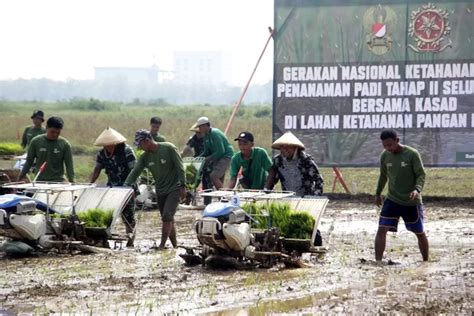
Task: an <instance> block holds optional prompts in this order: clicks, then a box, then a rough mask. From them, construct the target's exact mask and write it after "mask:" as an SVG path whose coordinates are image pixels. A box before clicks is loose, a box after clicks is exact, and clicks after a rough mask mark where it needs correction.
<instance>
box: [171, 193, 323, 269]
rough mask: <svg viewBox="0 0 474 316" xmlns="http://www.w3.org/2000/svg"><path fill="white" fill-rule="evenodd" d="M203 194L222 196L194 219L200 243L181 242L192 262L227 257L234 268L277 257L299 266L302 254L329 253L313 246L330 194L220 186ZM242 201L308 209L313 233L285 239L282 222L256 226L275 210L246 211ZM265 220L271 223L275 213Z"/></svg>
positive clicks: (266, 264)
mask: <svg viewBox="0 0 474 316" xmlns="http://www.w3.org/2000/svg"><path fill="white" fill-rule="evenodd" d="M200 194H201V196H211V197H213V198H219V199H220V201H219V202H214V203H211V204H209V205H208V206H207V207H206V208H205V209H204V211H203V213H202V218H200V219H198V220H196V221H195V223H194V226H193V228H194V231H195V233H196V237H197V239H198V241H199V246H198V247H183V248H185V249H186V253H184V254H181V255H180V256H181V257H182V258H183V259H184V260H185V261H186V263H187V264H189V265H192V264H198V263H201V264H203V265H207V264H209V265H212V264H213V263H214V262H218V261H225V262H227V263H228V264H230V265H233V266H236V267H239V266H241V265H245V264H250V265H258V266H262V267H271V266H273V265H274V264H276V263H278V262H282V263H284V264H286V265H290V266H300V264H299V263H300V262H301V258H302V255H303V253H310V254H321V253H324V252H325V248H323V247H321V246H317V245H315V241H316V240H317V239H318V237H317V236H319V234H318V230H317V227H318V224H319V220H320V218H321V215H322V214H323V212H324V210H325V208H326V205H327V203H328V199H327V198H326V197H319V196H314V197H308V198H301V197H295V196H294V192H282V191H257V190H218V191H210V192H201V193H200ZM244 201H246V202H247V203H249V202H250V203H252V202H253V203H256V205H263V206H265V205H267V206H269V205H270V204H271V203H287V204H288V205H289V207H290V209H291V210H293V211H295V212H298V211H306V212H308V213H309V214H310V215H311V216H312V217H313V218H314V227H313V231H312V236H311V238H308V239H293V238H286V237H285V236H281V234H280V230H279V228H278V227H274V226H272V225H269V227H267V228H266V229H256V228H253V227H252V225H253V224H254V223H257V222H258V221H259V217H262V216H270V217H271V215H270V214H268V213H265V212H264V213H263V214H250V213H247V212H246V211H244V209H243V208H242V207H241V203H242V202H244ZM263 209H264V208H263ZM267 223H271V218H270V221H267ZM195 251H197V254H196V252H195Z"/></svg>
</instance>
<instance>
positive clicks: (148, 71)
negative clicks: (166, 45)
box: [94, 65, 170, 83]
mask: <svg viewBox="0 0 474 316" xmlns="http://www.w3.org/2000/svg"><path fill="white" fill-rule="evenodd" d="M94 73H95V80H96V81H106V80H123V81H127V82H128V83H160V82H162V81H163V80H166V79H169V78H170V72H169V71H163V70H160V68H158V66H156V65H153V66H151V67H146V68H144V67H94Z"/></svg>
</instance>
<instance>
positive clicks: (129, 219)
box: [89, 127, 137, 247]
mask: <svg viewBox="0 0 474 316" xmlns="http://www.w3.org/2000/svg"><path fill="white" fill-rule="evenodd" d="M126 140H127V139H126V138H125V137H124V136H123V135H122V134H120V133H119V132H117V131H116V130H114V129H113V128H111V127H108V128H106V129H105V130H104V131H103V132H102V133H101V134H100V135H99V137H97V139H96V141H95V143H94V145H95V146H103V148H102V149H101V150H99V152H98V153H97V156H96V164H95V167H94V170H93V171H92V174H91V175H90V178H89V181H90V183H94V182H95V181H96V180H97V178H98V177H99V175H100V172H101V170H102V169H105V173H106V174H107V185H108V186H110V187H116V186H119V187H120V186H123V184H124V182H125V179H127V176H128V174H129V173H130V171H131V170H132V169H133V167H134V166H135V162H136V160H137V159H136V157H135V154H134V153H133V150H132V148H130V146H128V145H127V144H125V141H126ZM134 211H135V199H134V198H131V199H130V201H129V202H128V203H127V205H126V206H125V208H124V210H123V212H122V220H123V221H124V224H125V231H126V233H127V234H128V236H129V237H128V241H127V247H133V242H134V239H135V225H136V222H135V214H134Z"/></svg>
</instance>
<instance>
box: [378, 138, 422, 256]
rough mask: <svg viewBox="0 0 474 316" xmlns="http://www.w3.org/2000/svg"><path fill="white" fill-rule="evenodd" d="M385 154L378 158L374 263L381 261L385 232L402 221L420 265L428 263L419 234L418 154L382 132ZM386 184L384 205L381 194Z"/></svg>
mask: <svg viewBox="0 0 474 316" xmlns="http://www.w3.org/2000/svg"><path fill="white" fill-rule="evenodd" d="M380 139H381V140H382V144H383V147H384V148H385V150H384V151H383V152H382V155H381V156H380V176H379V180H378V184H377V190H376V193H375V203H376V204H377V206H379V207H380V206H381V205H382V202H383V207H382V211H381V213H380V219H379V228H378V230H377V235H376V237H375V260H376V261H377V262H381V261H382V257H383V253H384V251H385V244H386V236H387V232H388V231H392V232H396V231H397V227H398V220H399V219H400V217H402V218H403V221H404V222H405V226H406V228H407V230H409V231H411V232H413V233H415V235H416V237H417V238H418V247H419V248H420V252H421V255H422V257H423V261H428V256H429V245H428V239H427V238H426V234H425V232H424V230H423V204H422V200H421V191H422V189H423V186H424V184H425V170H424V168H423V163H422V161H421V158H420V154H419V153H418V151H417V150H416V149H414V148H412V147H409V146H406V145H402V144H400V139H399V138H398V135H397V132H396V131H394V130H384V131H382V133H381V134H380ZM387 181H388V192H387V197H386V199H385V201H383V198H382V191H383V189H384V187H385V184H386V183H387Z"/></svg>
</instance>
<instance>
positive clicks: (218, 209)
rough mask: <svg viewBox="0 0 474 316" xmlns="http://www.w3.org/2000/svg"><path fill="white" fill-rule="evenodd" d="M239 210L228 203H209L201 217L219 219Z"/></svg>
mask: <svg viewBox="0 0 474 316" xmlns="http://www.w3.org/2000/svg"><path fill="white" fill-rule="evenodd" d="M236 208H239V207H237V206H235V205H234V204H232V203H230V202H216V203H211V204H209V205H208V206H206V208H205V209H204V212H203V213H202V216H203V217H219V216H226V215H229V213H230V212H232V211H233V210H235V209H236Z"/></svg>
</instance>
